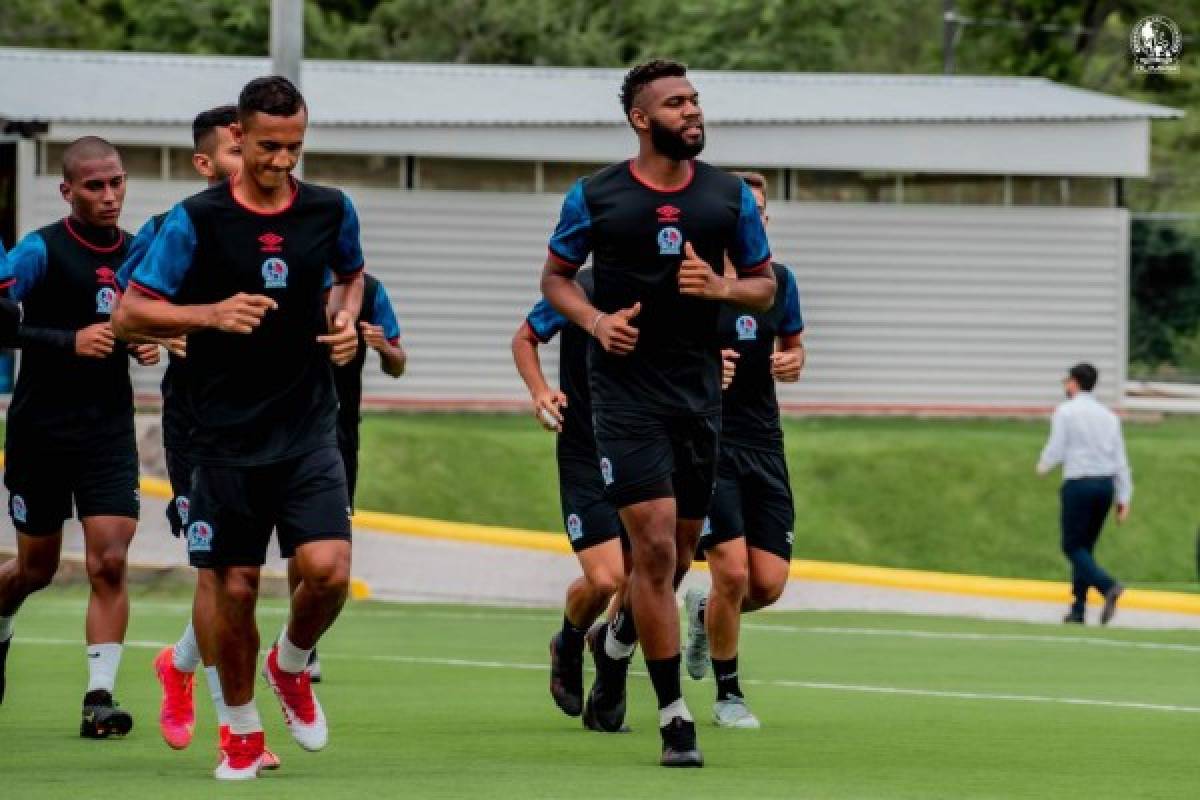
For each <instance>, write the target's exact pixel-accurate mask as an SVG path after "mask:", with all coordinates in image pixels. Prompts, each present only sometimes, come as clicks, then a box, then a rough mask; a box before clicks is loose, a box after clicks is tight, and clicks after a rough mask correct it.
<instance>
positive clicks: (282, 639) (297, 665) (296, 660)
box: [277, 628, 312, 675]
mask: <svg viewBox="0 0 1200 800" xmlns="http://www.w3.org/2000/svg"><path fill="white" fill-rule="evenodd" d="M311 652H312V650H301V649H300V648H299V647H296V645H294V644H292V641H291V639H289V638H288V635H287V628H284V629H283V633H281V634H279V655H278V656H277V661H278V663H279V668H280V669H281V670H283V671H284V672H290V673H292V674H293V675H295V674H296V673H298V672H304V668H305V667H307V666H308V654H309V653H311Z"/></svg>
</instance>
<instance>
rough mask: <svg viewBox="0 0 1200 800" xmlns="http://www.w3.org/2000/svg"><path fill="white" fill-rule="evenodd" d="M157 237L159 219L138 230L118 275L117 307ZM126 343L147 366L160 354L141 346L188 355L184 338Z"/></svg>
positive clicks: (152, 219) (154, 219)
mask: <svg viewBox="0 0 1200 800" xmlns="http://www.w3.org/2000/svg"><path fill="white" fill-rule="evenodd" d="M157 235H158V218H157V217H151V218H150V219H148V220H146V222H145V224H144V225H142V227H141V228H139V229H138V232H137V235H135V236H134V237H133V241H132V242H130V243H129V251H128V252H127V253H126V254H125V262H124V263H123V264H121V267H120V268H119V269H118V270H117V274H116V281H117V288H118V289H119V290H120V294H118V296H117V305H120V303H121V298H123V297H124V296H125V294H126V293H127V292H128V291H129V279H130V278H131V277H132V276H133V271H134V269H136V268H137V265H138V264H140V263H142V260H143V259H144V258H145V257H146V254H147V253H148V252H150V245H152V244H154V237H155V236H157ZM125 341H127V342H129V344H130V345H131V348H130V351H131V352H132V353H133V354H134V357H135V358H137V359H138V361H139V363H142V364H143V365H146V366H149V365H151V364H155V363H158V352H157V350H156V351H154V352H153V353H151V350H150V348H149V347H141V346H140V345H157V346H161V347H165V348H166V349H167V350H169V351H170V352H172V353H174V354H175V355H177V356H179V357H181V358H182V357H183V356H185V355H186V354H187V340H186V339H185V338H184V337H182V336H180V337H178V338H175V339H160V338H156V337H153V336H138V337H137V338H136V339H126V340H125Z"/></svg>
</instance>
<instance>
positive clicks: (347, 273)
mask: <svg viewBox="0 0 1200 800" xmlns="http://www.w3.org/2000/svg"><path fill="white" fill-rule="evenodd" d="M342 201H343V203H344V205H345V209H344V213H343V214H342V227H341V229H340V230H339V231H338V240H337V253H336V256H335V257H336V259H337V261H336V262H335V263H334V264H331V265H330V266H331V267H332V268H333V271H334V272H336V273H337V274H338V275H339V276H344V277H351V276H353V275H354V274H355V273H356V272H358V271H359V270H361V269H362V268H363V261H364V259H363V251H362V240H361V231H360V229H359V226H358V212H357V211H355V210H354V203H352V202H350V196H349V195H346V194H343V195H342Z"/></svg>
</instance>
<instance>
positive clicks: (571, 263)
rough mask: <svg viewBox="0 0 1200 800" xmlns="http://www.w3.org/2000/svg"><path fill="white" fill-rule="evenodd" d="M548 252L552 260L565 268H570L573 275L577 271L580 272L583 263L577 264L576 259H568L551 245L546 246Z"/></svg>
mask: <svg viewBox="0 0 1200 800" xmlns="http://www.w3.org/2000/svg"><path fill="white" fill-rule="evenodd" d="M546 252H547V253H549V256H550V260H551V261H553V262H554V263H555V264H556V265H558V266H560V267H562V268H563V269H565V270H570V272H571V274H572V275H574V274H575V273H576V272H579V270H580V269H581V268H582V267H583V265H582V264H576V263H575V262H574V261H568V260H567V259H565V258H563V257H562V256H560V255H559V254H558V253H556V252H554V251H553V250H551V249H550V248H549V247H547V248H546Z"/></svg>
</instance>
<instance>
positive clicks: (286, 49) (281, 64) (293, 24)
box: [271, 0, 304, 87]
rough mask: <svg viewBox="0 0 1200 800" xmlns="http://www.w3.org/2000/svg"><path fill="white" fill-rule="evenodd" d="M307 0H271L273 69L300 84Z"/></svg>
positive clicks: (274, 71) (275, 72) (297, 84)
mask: <svg viewBox="0 0 1200 800" xmlns="http://www.w3.org/2000/svg"><path fill="white" fill-rule="evenodd" d="M303 58H304V0H271V71H272V72H273V73H274V74H276V75H282V76H283V77H285V78H287V79H288V80H289V81H291V82H292V83H294V84H296V86H297V87H299V86H300V62H301V61H302V60H303Z"/></svg>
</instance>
